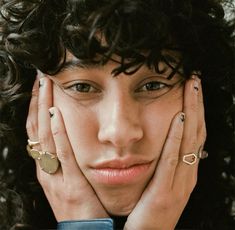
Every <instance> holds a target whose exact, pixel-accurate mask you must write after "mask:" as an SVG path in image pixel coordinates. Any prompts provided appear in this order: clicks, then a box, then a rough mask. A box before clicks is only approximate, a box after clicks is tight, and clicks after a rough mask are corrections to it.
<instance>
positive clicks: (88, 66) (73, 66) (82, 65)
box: [60, 60, 102, 72]
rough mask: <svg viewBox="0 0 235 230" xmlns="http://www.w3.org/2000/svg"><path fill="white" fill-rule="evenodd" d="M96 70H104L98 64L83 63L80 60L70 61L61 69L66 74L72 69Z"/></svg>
mask: <svg viewBox="0 0 235 230" xmlns="http://www.w3.org/2000/svg"><path fill="white" fill-rule="evenodd" d="M79 68H80V69H94V68H102V66H101V65H100V64H98V63H89V64H86V63H81V62H80V61H79V60H69V61H66V62H65V63H64V65H63V67H62V68H61V70H60V72H64V71H66V70H72V69H79Z"/></svg>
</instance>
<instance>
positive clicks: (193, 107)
mask: <svg viewBox="0 0 235 230" xmlns="http://www.w3.org/2000/svg"><path fill="white" fill-rule="evenodd" d="M185 108H186V110H189V111H192V112H194V113H196V112H197V111H198V105H197V104H194V103H191V104H189V105H187V106H186V107H185Z"/></svg>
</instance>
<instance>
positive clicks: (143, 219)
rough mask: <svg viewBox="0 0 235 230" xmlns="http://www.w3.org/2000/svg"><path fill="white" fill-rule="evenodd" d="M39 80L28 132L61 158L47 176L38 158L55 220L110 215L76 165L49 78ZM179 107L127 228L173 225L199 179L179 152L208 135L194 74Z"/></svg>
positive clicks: (194, 147) (195, 147) (169, 227)
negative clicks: (183, 117) (54, 104)
mask: <svg viewBox="0 0 235 230" xmlns="http://www.w3.org/2000/svg"><path fill="white" fill-rule="evenodd" d="M41 84H42V86H41V87H40V88H38V85H39V83H38V79H37V80H36V81H35V85H34V88H33V97H32V100H31V103H30V108H29V115H28V119H27V132H28V136H29V138H30V139H31V140H39V141H40V149H42V150H47V151H49V152H51V153H56V154H57V156H58V158H59V160H60V162H61V168H60V169H59V170H58V171H57V172H56V173H55V174H53V175H49V174H46V173H45V172H44V171H42V170H41V169H40V166H39V165H38V163H37V161H36V167H37V177H38V180H39V182H40V184H41V185H42V187H43V189H44V192H45V194H46V196H47V199H48V201H49V203H50V205H51V207H52V209H53V211H54V214H55V217H56V219H57V221H62V220H79V219H93V218H105V217H108V216H109V214H108V211H107V210H106V209H105V206H104V204H103V203H102V202H101V201H100V198H99V197H98V196H97V194H96V192H95V190H94V189H93V187H92V185H91V184H90V183H89V181H88V180H87V178H86V177H85V176H84V174H83V173H82V171H81V170H80V168H79V166H78V163H77V159H76V157H75V156H74V150H73V148H72V146H71V143H70V139H69V138H68V135H67V130H66V128H65V125H64V120H63V115H62V114H61V111H60V110H59V109H58V108H57V107H52V106H53V95H52V93H51V91H52V82H51V80H49V79H48V78H47V77H46V78H43V80H42V82H41ZM195 87H196V88H197V89H198V90H197V89H195ZM51 107H52V108H51ZM49 109H50V112H51V113H52V114H53V116H52V117H51V118H50V115H49V113H48V110H49ZM182 112H183V113H184V114H185V121H182V120H183V119H182ZM182 112H176V115H175V116H174V118H173V119H172V122H171V125H170V129H169V131H168V134H167V137H166V139H165V142H164V146H163V148H162V151H161V155H160V157H159V159H158V160H157V162H156V167H154V172H153V177H152V178H151V180H150V182H149V183H148V184H147V186H146V188H144V191H143V193H142V195H141V197H140V199H139V201H138V202H137V204H136V205H135V207H133V208H132V209H131V211H130V213H129V215H128V219H127V222H126V224H125V227H124V228H125V229H159V230H160V229H161V230H162V229H164V230H172V229H174V227H175V225H176V224H177V222H178V219H179V217H180V215H181V213H182V211H183V209H184V207H185V206H186V204H187V201H188V199H189V197H190V194H191V192H192V190H193V188H194V187H195V184H196V181H197V170H198V162H197V163H196V164H195V165H192V166H189V165H187V164H185V163H183V162H182V156H183V155H185V154H188V153H191V152H197V151H198V149H199V147H200V146H201V145H202V144H203V143H204V142H205V138H206V129H205V121H204V108H203V99H202V89H201V85H200V80H199V79H198V78H197V77H196V76H193V78H191V79H189V80H188V81H187V82H186V83H185V87H184V100H183V111H182ZM41 124H43V125H41ZM38 148H39V147H38ZM75 191H76V192H75ZM84 197H86V199H84ZM61 201H63V202H61Z"/></svg>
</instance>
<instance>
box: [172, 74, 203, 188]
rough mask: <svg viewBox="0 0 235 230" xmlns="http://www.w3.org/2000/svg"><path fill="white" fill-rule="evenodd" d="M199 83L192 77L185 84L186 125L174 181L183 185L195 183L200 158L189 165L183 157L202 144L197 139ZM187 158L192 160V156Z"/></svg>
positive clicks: (194, 151)
mask: <svg viewBox="0 0 235 230" xmlns="http://www.w3.org/2000/svg"><path fill="white" fill-rule="evenodd" d="M199 84H200V80H199V79H195V78H191V79H190V80H188V82H187V83H186V84H185V93H184V106H183V107H184V110H183V111H184V113H185V127H184V133H183V139H182V144H181V148H180V160H179V164H178V166H177V169H176V174H175V180H174V183H175V184H176V185H178V186H181V187H182V186H187V185H188V184H195V181H196V171H197V167H198V160H197V162H196V163H195V164H194V165H188V164H186V163H185V162H183V157H184V156H185V155H186V154H191V153H197V151H198V149H199V146H200V143H199V142H198V139H197V132H198V119H199V99H198V97H199ZM187 159H188V160H190V157H188V158H187ZM192 159H193V158H192ZM189 187H190V186H189Z"/></svg>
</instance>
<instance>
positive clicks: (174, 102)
mask: <svg viewBox="0 0 235 230" xmlns="http://www.w3.org/2000/svg"><path fill="white" fill-rule="evenodd" d="M159 99H161V100H155V101H154V102H152V103H150V104H148V105H147V106H145V108H144V112H143V114H144V116H143V117H144V121H143V123H144V130H145V136H146V138H147V139H148V140H149V141H150V143H149V146H152V148H153V151H154V152H155V153H156V152H157V153H158V155H159V154H160V152H161V149H162V147H163V145H164V142H165V139H166V137H167V134H168V131H169V128H170V125H171V122H172V119H173V118H174V116H175V115H176V114H177V113H178V112H180V111H182V107H183V106H182V105H183V87H182V88H181V89H178V90H177V91H175V92H171V93H170V94H169V95H166V97H162V98H159Z"/></svg>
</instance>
